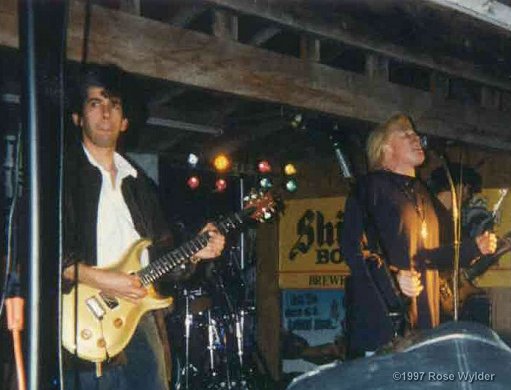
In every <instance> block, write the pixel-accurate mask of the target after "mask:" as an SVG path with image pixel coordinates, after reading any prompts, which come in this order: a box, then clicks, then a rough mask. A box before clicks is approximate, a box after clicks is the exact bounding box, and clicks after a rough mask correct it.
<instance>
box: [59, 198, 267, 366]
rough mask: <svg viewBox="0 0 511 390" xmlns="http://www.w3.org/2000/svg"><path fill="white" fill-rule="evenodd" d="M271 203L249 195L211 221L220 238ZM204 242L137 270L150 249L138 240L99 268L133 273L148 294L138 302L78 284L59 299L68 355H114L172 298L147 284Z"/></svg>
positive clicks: (202, 239)
mask: <svg viewBox="0 0 511 390" xmlns="http://www.w3.org/2000/svg"><path fill="white" fill-rule="evenodd" d="M274 206H275V202H274V200H273V198H272V197H271V195H270V194H269V193H266V194H262V193H260V194H252V195H251V196H249V197H248V199H246V204H245V207H244V208H243V210H242V211H240V212H238V213H234V214H233V215H231V216H229V217H226V218H222V219H220V220H218V221H216V222H214V224H215V226H216V227H217V228H218V230H219V231H220V232H221V233H222V234H224V235H225V234H227V233H229V232H231V231H233V230H235V229H238V228H239V227H240V226H241V225H243V224H244V223H245V222H246V221H248V220H251V219H254V220H258V221H260V222H262V221H264V220H265V219H267V218H268V217H269V216H270V215H271V213H272V212H273V211H274V210H275V209H274ZM207 243H208V235H207V233H202V234H199V235H197V236H196V237H195V238H194V239H192V240H190V241H188V242H186V243H185V244H183V245H181V246H180V247H179V248H176V249H174V250H172V251H170V252H169V253H167V254H165V255H163V256H162V257H160V258H158V259H156V260H154V261H152V262H151V264H149V265H148V266H147V267H144V268H141V266H140V255H141V253H142V251H143V250H144V249H145V248H147V247H148V246H150V245H151V241H150V240H146V239H141V240H139V241H137V242H135V243H134V244H133V245H132V246H131V248H129V249H128V250H127V252H126V253H125V254H124V256H123V257H122V258H121V259H120V260H119V261H117V262H116V263H115V264H113V265H111V266H109V267H105V268H104V269H108V270H113V271H121V272H125V273H128V274H136V275H138V277H139V278H140V281H141V282H142V284H143V285H144V286H145V287H146V288H147V290H148V294H147V295H146V297H145V298H144V299H142V301H141V302H140V303H138V304H133V303H131V302H128V301H126V300H123V299H121V298H116V297H113V296H108V295H106V294H104V293H103V292H102V291H100V290H98V289H95V288H92V287H90V286H88V285H85V284H83V283H78V284H77V285H76V286H74V287H73V288H72V289H71V291H70V292H69V293H67V294H63V297H62V308H63V315H62V344H63V346H64V348H66V349H67V350H68V351H69V352H71V353H72V354H74V355H77V356H78V357H80V358H81V359H85V360H88V361H91V362H96V363H99V362H103V361H105V360H107V359H108V358H111V357H113V356H115V355H117V354H118V353H120V352H121V351H122V350H123V349H124V348H125V347H126V346H127V345H128V343H129V341H130V339H131V337H132V336H133V333H134V332H135V329H136V327H137V325H138V322H139V320H140V318H141V317H142V316H143V315H144V313H146V312H148V311H150V310H155V309H161V308H164V307H168V306H170V305H171V304H172V302H173V298H172V297H162V296H160V295H158V293H157V292H156V291H155V289H154V288H153V286H152V283H153V282H155V281H156V280H158V279H160V278H161V277H162V276H164V275H166V274H168V273H169V272H170V271H172V270H173V269H175V268H176V267H180V266H182V265H184V264H187V263H189V262H190V258H191V257H192V256H193V255H194V254H195V253H197V252H198V251H200V250H201V249H202V248H204V247H205V246H206V245H207Z"/></svg>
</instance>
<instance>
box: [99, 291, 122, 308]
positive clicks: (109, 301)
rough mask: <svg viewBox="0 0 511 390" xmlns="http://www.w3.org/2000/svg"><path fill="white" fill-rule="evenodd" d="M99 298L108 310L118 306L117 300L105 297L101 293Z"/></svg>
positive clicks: (108, 296) (105, 295)
mask: <svg viewBox="0 0 511 390" xmlns="http://www.w3.org/2000/svg"><path fill="white" fill-rule="evenodd" d="M99 296H100V297H101V299H103V302H105V304H106V305H107V307H108V308H109V309H115V308H116V307H117V306H119V301H118V300H117V298H115V297H112V296H110V295H107V294H105V293H103V292H100V293H99Z"/></svg>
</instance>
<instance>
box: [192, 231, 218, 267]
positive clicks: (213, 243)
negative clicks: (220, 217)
mask: <svg viewBox="0 0 511 390" xmlns="http://www.w3.org/2000/svg"><path fill="white" fill-rule="evenodd" d="M205 232H208V234H209V239H208V245H207V246H206V247H204V248H202V249H201V250H200V251H198V252H197V253H196V254H195V255H193V257H195V258H196V259H214V258H215V257H218V256H220V254H221V253H222V251H223V250H224V246H225V237H224V236H223V235H222V234H221V233H220V232H219V231H218V229H217V227H216V226H215V225H213V224H212V223H208V224H207V225H206V226H204V227H203V228H202V230H201V233H205Z"/></svg>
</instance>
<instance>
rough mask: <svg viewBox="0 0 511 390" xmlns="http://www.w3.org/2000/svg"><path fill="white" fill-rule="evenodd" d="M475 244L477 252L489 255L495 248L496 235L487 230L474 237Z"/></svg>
mask: <svg viewBox="0 0 511 390" xmlns="http://www.w3.org/2000/svg"><path fill="white" fill-rule="evenodd" d="M476 244H477V248H478V249H479V252H481V253H482V254H483V255H491V254H493V253H495V250H497V236H495V234H494V233H490V232H488V231H486V232H484V233H483V234H481V235H479V236H477V237H476Z"/></svg>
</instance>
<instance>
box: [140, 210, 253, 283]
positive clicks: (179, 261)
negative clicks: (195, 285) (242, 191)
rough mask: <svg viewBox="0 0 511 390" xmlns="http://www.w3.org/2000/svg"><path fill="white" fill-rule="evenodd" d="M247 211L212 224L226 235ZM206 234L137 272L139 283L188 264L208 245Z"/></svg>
mask: <svg viewBox="0 0 511 390" xmlns="http://www.w3.org/2000/svg"><path fill="white" fill-rule="evenodd" d="M250 213H251V211H250V210H249V209H244V210H242V211H240V212H238V213H234V214H232V215H231V216H229V217H225V218H222V219H220V220H218V221H215V222H214V223H213V224H214V225H215V226H216V227H217V229H218V230H219V231H220V233H222V234H223V235H227V234H228V233H230V232H231V231H233V230H235V229H237V228H238V227H240V226H241V225H242V224H243V223H244V221H245V219H246V218H247V217H248V216H249V215H250ZM208 240H209V236H208V233H201V234H198V235H197V236H196V237H194V238H193V239H191V240H190V241H187V242H185V243H184V244H182V245H181V246H179V247H178V248H176V249H173V250H172V251H170V252H168V253H166V254H165V255H163V256H161V257H160V258H158V259H156V260H154V261H152V262H151V264H149V265H148V266H147V267H145V268H142V269H141V270H140V271H138V272H137V275H138V277H139V278H140V281H141V282H142V284H143V285H144V286H147V285H148V284H150V283H153V282H155V281H156V280H158V279H159V278H161V277H162V276H164V275H166V274H168V273H169V272H171V271H172V270H173V269H175V268H177V267H181V266H184V265H185V264H187V263H189V262H190V258H191V257H192V256H193V255H194V254H195V253H197V252H199V251H200V250H201V249H203V248H205V247H206V246H207V245H208Z"/></svg>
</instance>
